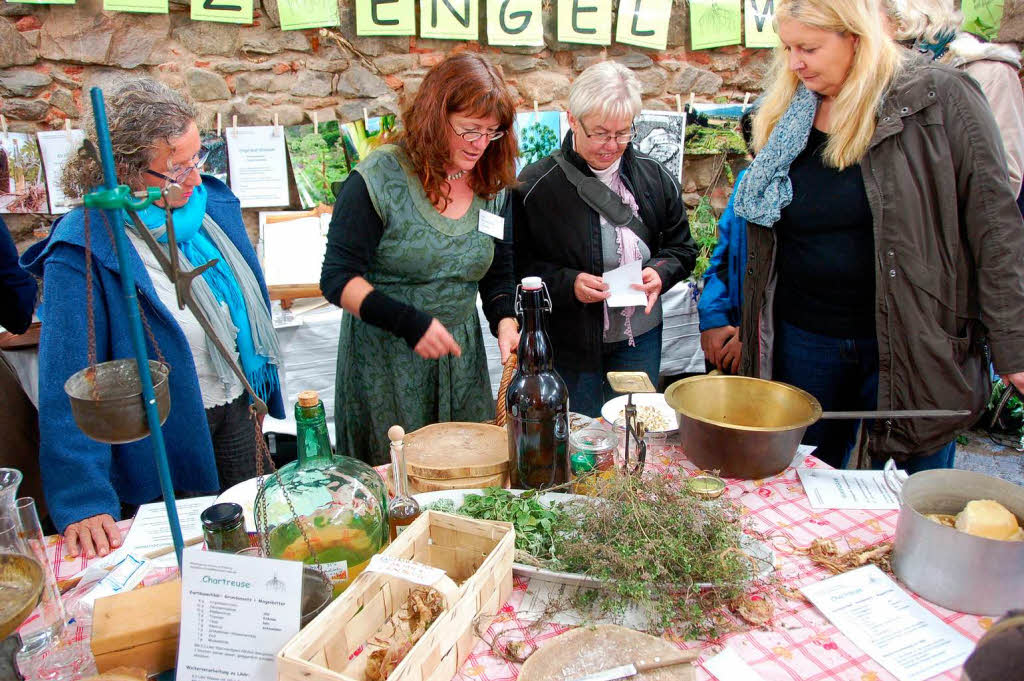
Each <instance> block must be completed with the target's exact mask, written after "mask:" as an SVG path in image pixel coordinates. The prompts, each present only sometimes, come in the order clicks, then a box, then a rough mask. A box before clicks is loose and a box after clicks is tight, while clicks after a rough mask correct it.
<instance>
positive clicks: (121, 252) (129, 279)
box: [89, 87, 184, 570]
mask: <svg viewBox="0 0 1024 681" xmlns="http://www.w3.org/2000/svg"><path fill="white" fill-rule="evenodd" d="M89 94H90V97H91V98H92V109H93V115H94V117H95V119H96V137H97V140H98V141H99V147H100V160H101V161H102V165H103V182H104V184H105V188H106V189H114V188H115V187H116V186H117V173H116V172H115V166H114V153H113V150H112V147H111V145H110V130H109V128H108V127H107V113H106V107H105V106H104V103H103V91H102V90H101V89H100V88H98V87H94V88H92V90H91V91H90V93H89ZM106 213H107V217H108V218H109V221H110V222H111V227H112V228H113V232H114V246H115V248H116V249H117V264H118V268H119V269H120V270H121V291H122V293H123V294H124V300H125V304H126V305H125V307H126V308H127V312H128V321H129V326H130V328H131V336H132V337H131V340H132V347H133V348H134V349H135V362H136V366H137V367H138V370H139V382H140V383H141V385H142V399H143V406H144V407H145V409H146V421H147V422H148V423H149V436H150V437H151V438H152V439H153V458H154V459H155V460H156V470H157V474H158V475H159V477H160V491H161V492H162V493H163V497H164V505H165V506H166V507H167V523H168V525H170V528H171V538H172V539H173V541H174V554H175V555H176V556H177V558H178V569H179V570H180V569H181V552H182V550H183V548H184V542H183V540H182V537H181V524H180V522H179V521H178V507H177V505H176V504H175V499H174V485H173V484H172V482H171V470H170V467H169V466H168V464H167V448H166V446H165V445H164V434H163V431H162V430H161V429H160V415H159V414H158V413H157V408H156V395H155V393H154V392H153V379H152V378H151V377H150V375H149V356H148V354H147V352H146V337H145V335H144V332H143V329H142V318H141V316H140V315H139V301H138V298H137V296H136V295H135V277H134V275H133V274H132V264H131V260H130V258H129V248H130V246H129V245H128V238H127V237H126V236H125V233H124V223H123V220H122V219H121V211H120V210H107V211H106ZM89 246H90V247H91V244H89Z"/></svg>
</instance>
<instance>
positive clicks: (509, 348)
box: [498, 317, 519, 365]
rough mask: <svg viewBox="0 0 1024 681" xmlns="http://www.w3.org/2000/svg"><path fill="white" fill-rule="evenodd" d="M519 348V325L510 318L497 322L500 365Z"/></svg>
mask: <svg viewBox="0 0 1024 681" xmlns="http://www.w3.org/2000/svg"><path fill="white" fill-rule="evenodd" d="M518 347H519V324H518V323H516V320H515V319H514V318H512V317H505V318H504V319H502V320H501V321H500V322H498V350H500V351H501V363H502V365H504V364H505V362H507V361H508V357H509V355H511V354H512V353H513V352H515V351H516V348H518Z"/></svg>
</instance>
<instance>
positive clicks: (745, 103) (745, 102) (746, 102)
mask: <svg viewBox="0 0 1024 681" xmlns="http://www.w3.org/2000/svg"><path fill="white" fill-rule="evenodd" d="M748 106H750V93H749V92H746V93H744V94H743V109H742V110H743V112H744V113H746V111H747V107H748Z"/></svg>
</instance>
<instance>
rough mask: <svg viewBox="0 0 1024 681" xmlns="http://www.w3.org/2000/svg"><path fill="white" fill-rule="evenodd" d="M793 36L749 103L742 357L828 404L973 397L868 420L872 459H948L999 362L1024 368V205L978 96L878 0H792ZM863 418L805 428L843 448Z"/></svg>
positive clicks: (746, 366) (833, 459)
mask: <svg viewBox="0 0 1024 681" xmlns="http://www.w3.org/2000/svg"><path fill="white" fill-rule="evenodd" d="M776 17H777V22H778V31H779V36H780V38H781V42H782V46H781V47H780V48H778V50H777V57H778V59H777V62H776V67H775V71H774V79H773V81H772V82H771V84H770V86H769V88H768V90H767V91H766V93H765V96H764V97H763V100H762V102H761V104H760V108H759V111H758V114H757V116H756V118H755V119H754V146H755V148H757V149H758V154H757V156H756V158H755V160H754V162H753V163H752V164H751V166H750V168H749V169H748V170H747V173H746V174H745V175H744V178H743V180H742V182H741V183H740V186H739V188H738V189H737V194H736V197H735V199H734V209H735V211H736V213H737V214H738V215H740V216H741V217H744V218H746V219H747V221H748V223H749V227H748V250H749V257H748V269H747V273H746V280H745V282H744V301H743V314H742V319H741V323H740V328H741V329H742V331H741V333H742V335H743V338H742V342H743V359H742V363H741V372H742V373H744V374H746V375H751V376H760V377H761V378H774V379H777V380H781V381H784V382H787V383H791V384H794V385H797V386H799V387H802V388H804V389H805V390H808V391H809V392H811V393H812V394H814V395H815V397H817V398H818V400H819V401H821V402H822V406H823V407H824V408H825V409H827V410H832V409H839V410H847V409H874V408H877V409H883V410H889V409H928V408H946V409H969V410H971V413H972V415H971V416H969V417H958V418H946V419H936V418H929V419H907V420H880V421H875V422H873V423H865V424H864V426H865V435H866V437H862V438H860V439H859V440H858V442H861V443H862V445H863V447H864V450H865V451H866V453H867V454H869V455H870V456H871V459H872V462H873V464H874V465H881V464H882V463H884V461H885V459H886V458H888V457H889V456H892V457H894V458H896V459H897V461H899V462H900V463H901V465H902V466H903V467H905V468H907V469H908V470H910V471H915V470H921V469H925V468H940V467H951V466H952V465H953V459H954V457H955V437H956V435H957V433H958V432H960V431H961V430H963V429H965V428H968V427H970V426H971V425H972V424H973V422H974V421H975V420H976V418H977V415H978V414H980V412H981V410H982V408H983V407H984V405H985V402H986V400H987V398H988V395H989V389H990V386H989V374H988V353H989V351H991V356H992V361H993V363H994V364H995V368H996V371H997V372H998V373H999V374H1000V375H1001V376H1003V377H1004V379H1005V380H1008V381H1010V382H1012V383H1013V384H1015V385H1016V386H1017V387H1018V388H1020V387H1024V222H1022V220H1021V214H1020V212H1019V210H1018V209H1017V206H1016V203H1015V198H1016V192H1014V191H1012V190H1011V188H1010V185H1009V183H1008V182H1007V181H1006V157H1005V154H1004V152H1003V145H1002V143H1001V141H1000V138H999V130H998V128H997V126H996V123H995V120H994V119H993V117H992V113H991V111H990V109H989V107H988V104H987V102H986V101H985V97H984V95H983V94H982V92H981V90H980V89H979V88H978V86H977V84H976V83H975V81H974V80H972V79H971V78H969V77H967V76H966V75H965V74H964V73H963V72H961V71H957V70H954V69H952V68H949V67H947V66H944V65H941V64H937V63H935V62H932V61H929V60H926V59H925V58H923V57H921V56H919V55H913V54H911V53H909V52H907V51H906V50H902V49H901V48H899V47H898V46H897V45H896V44H895V43H894V42H893V41H892V40H890V39H889V37H888V36H887V35H886V34H885V32H884V29H883V26H882V19H881V17H882V13H881V11H880V8H879V6H878V4H877V1H872V0H782V2H780V3H778V4H777V5H776ZM856 435H857V424H856V423H852V424H849V423H847V424H844V423H843V422H833V423H831V424H829V423H828V422H820V423H819V424H816V425H815V426H814V427H812V428H811V429H809V430H808V434H807V437H805V442H807V443H809V444H815V445H817V446H818V452H816V453H818V454H819V455H820V456H821V457H822V458H823V459H825V460H826V461H827V462H828V463H830V464H832V465H835V466H842V465H844V464H846V463H847V462H848V460H849V457H850V454H851V451H852V449H853V444H854V441H855V437H856Z"/></svg>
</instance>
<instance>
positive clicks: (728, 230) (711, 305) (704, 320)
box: [697, 168, 747, 331]
mask: <svg viewBox="0 0 1024 681" xmlns="http://www.w3.org/2000/svg"><path fill="white" fill-rule="evenodd" d="M746 172H747V170H746V168H744V169H743V170H741V171H740V172H739V174H738V175H737V176H736V184H735V185H733V192H732V195H731V196H730V197H729V205H728V206H726V208H725V211H724V212H723V213H722V217H720V218H719V219H718V243H717V244H715V250H713V251H712V252H711V258H710V262H709V263H708V269H707V271H705V272H704V290H703V291H701V294H700V300H698V301H697V314H698V316H699V317H700V330H701V331H707V330H708V329H717V328H718V327H720V326H739V324H740V310H741V309H742V307H743V270H744V269H746V267H747V221H746V220H744V219H743V218H741V217H740V216H738V215H736V213H734V212H733V208H732V202H733V199H734V198H735V197H736V187H739V186H740V179H741V178H742V177H743V174H744V173H746Z"/></svg>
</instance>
